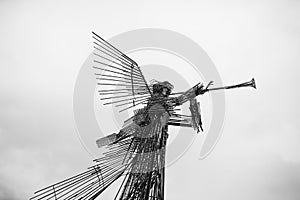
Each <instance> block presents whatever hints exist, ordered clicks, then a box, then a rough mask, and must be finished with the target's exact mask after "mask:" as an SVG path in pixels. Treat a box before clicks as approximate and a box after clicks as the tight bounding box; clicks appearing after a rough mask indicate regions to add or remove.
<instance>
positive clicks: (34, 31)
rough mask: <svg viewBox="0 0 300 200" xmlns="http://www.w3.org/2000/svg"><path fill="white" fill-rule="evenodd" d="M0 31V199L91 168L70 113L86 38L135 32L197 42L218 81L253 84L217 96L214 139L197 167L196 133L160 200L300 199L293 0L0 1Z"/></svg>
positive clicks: (299, 46)
mask: <svg viewBox="0 0 300 200" xmlns="http://www.w3.org/2000/svg"><path fill="white" fill-rule="evenodd" d="M225 2H226V3H225ZM0 27H1V31H0V66H1V67H0V199H1V200H19V199H20V200H21V199H26V198H29V197H30V196H32V195H33V192H34V191H35V190H37V189H40V188H41V187H43V186H46V185H48V184H51V183H54V182H56V181H59V180H61V179H64V178H67V177H68V176H71V175H74V174H76V173H78V172H80V171H82V170H85V169H86V168H87V167H88V166H89V165H91V164H92V162H91V160H92V158H91V157H90V155H89V154H88V153H87V152H86V151H85V149H84V148H83V146H82V145H81V143H80V141H79V139H78V137H77V135H76V132H75V128H74V127H75V124H74V118H73V110H72V98H73V89H74V84H75V80H76V76H77V74H78V71H79V69H80V67H81V65H82V64H83V62H84V60H85V59H86V58H87V56H88V55H89V54H90V53H91V47H92V46H91V41H92V40H91V31H96V32H97V33H99V34H100V35H102V36H103V37H105V38H110V37H112V36H114V35H117V34H120V33H122V32H125V31H130V30H134V29H138V28H147V27H150V28H163V29H169V30H173V31H176V32H179V33H181V34H184V35H186V36H187V37H189V38H191V39H192V40H194V41H195V42H197V43H198V44H199V45H200V46H201V47H202V48H203V49H204V50H205V51H206V52H207V54H208V55H209V56H210V57H211V59H212V60H213V62H214V63H215V65H216V67H217V69H218V71H219V73H220V75H221V78H222V80H223V83H235V82H240V81H247V80H250V78H252V77H255V78H256V80H257V87H258V89H257V90H256V91H255V90H251V89H244V90H236V91H230V92H226V121H225V124H224V128H223V135H222V137H221V139H220V141H219V143H218V144H217V146H216V148H215V149H214V151H213V152H212V154H211V155H210V156H209V157H207V158H206V159H204V160H199V159H198V157H199V153H200V148H199V146H200V145H201V139H200V138H201V137H199V138H197V139H196V141H195V142H194V144H193V146H192V147H191V148H190V150H189V151H188V152H187V153H186V154H185V155H184V156H183V157H182V158H181V159H180V160H179V161H178V162H176V163H175V164H174V165H172V166H170V167H169V168H167V178H166V199H172V200H177V199H178V200H181V199H207V200H220V199H226V200H227V199H231V200H235V199H243V200H253V199H256V200H277V199H278V200H282V199H288V200H298V199H300V190H299V189H300V145H299V143H300V135H299V134H300V133H299V129H300V125H299V124H300V123H299V122H300V121H299V119H300V115H299V105H298V102H299V101H300V95H299V92H298V91H299V88H298V87H299V83H298V80H297V79H298V77H299V74H298V73H299V64H300V62H299V55H300V37H299V36H300V2H299V1H296V0H269V1H267V0H253V1H241V0H239V1H237V0H236V1H233V0H229V1H221V0H220V1H217V0H210V1H199V0H197V1H196V0H194V1H192V0H189V1H187V0H186V1H183V0H182V1H174V0H173V1H156V0H152V1H141V0H139V1H137V0H136V1H135V0H130V1H58V0H57V1H54V0H52V1H18V0H2V1H0ZM202 106H204V105H202ZM204 134H205V133H204ZM116 189H117V185H114V186H113V187H112V188H111V189H110V190H109V191H108V192H106V193H105V194H104V199H110V198H109V197H111V198H112V195H113V194H114V193H115V191H116Z"/></svg>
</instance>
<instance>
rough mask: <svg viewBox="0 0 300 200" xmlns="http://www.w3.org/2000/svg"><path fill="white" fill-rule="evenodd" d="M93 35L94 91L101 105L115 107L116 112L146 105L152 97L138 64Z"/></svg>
mask: <svg viewBox="0 0 300 200" xmlns="http://www.w3.org/2000/svg"><path fill="white" fill-rule="evenodd" d="M92 33H93V39H94V49H95V50H94V52H93V55H94V60H93V61H94V66H93V68H95V69H96V70H97V73H95V75H96V79H97V80H98V83H97V84H98V85H99V86H100V90H98V92H99V94H100V96H101V98H100V100H103V101H104V105H110V104H115V106H116V107H120V108H121V109H120V112H122V111H124V110H127V109H129V108H132V107H134V106H136V105H138V104H143V103H145V102H147V100H148V98H149V97H151V96H152V90H151V89H150V87H149V86H148V84H147V82H146V80H145V78H144V75H143V73H142V71H141V69H140V67H139V66H138V64H137V63H136V62H135V61H134V60H132V59H131V58H129V57H128V56H127V55H125V54H124V53H122V52H121V51H120V50H118V49H117V48H116V47H114V46H113V45H111V44H110V43H108V42H107V41H106V40H104V39H103V38H102V37H100V36H99V35H97V34H96V33H94V32H92Z"/></svg>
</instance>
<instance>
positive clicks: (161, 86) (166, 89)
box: [151, 81, 174, 97]
mask: <svg viewBox="0 0 300 200" xmlns="http://www.w3.org/2000/svg"><path fill="white" fill-rule="evenodd" d="M151 85H152V91H153V94H154V95H157V96H164V97H167V96H169V95H170V94H171V92H172V90H173V88H174V86H173V85H172V84H171V83H170V82H168V81H163V82H158V81H155V83H152V84H151Z"/></svg>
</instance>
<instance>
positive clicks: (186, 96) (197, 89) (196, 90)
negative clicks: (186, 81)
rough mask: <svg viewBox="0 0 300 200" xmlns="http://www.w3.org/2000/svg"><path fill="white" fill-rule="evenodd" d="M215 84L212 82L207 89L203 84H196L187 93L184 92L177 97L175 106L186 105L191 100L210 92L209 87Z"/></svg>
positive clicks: (174, 101)
mask: <svg viewBox="0 0 300 200" xmlns="http://www.w3.org/2000/svg"><path fill="white" fill-rule="evenodd" d="M212 84H213V82H212V81H210V82H209V83H208V84H207V86H206V87H204V85H203V84H202V83H198V84H196V85H195V86H194V87H192V88H190V89H189V90H187V91H186V92H183V93H182V94H181V95H180V96H178V97H175V98H174V99H173V103H174V104H175V106H179V105H182V104H184V103H185V102H187V101H189V100H190V99H193V98H195V97H196V96H198V95H202V94H204V93H206V92H207V91H208V87H209V86H211V85H212Z"/></svg>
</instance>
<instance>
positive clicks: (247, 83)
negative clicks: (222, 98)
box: [206, 78, 256, 91]
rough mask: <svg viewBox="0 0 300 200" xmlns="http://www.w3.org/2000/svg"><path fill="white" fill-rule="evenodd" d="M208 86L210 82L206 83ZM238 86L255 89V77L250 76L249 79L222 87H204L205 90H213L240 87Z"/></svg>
mask: <svg viewBox="0 0 300 200" xmlns="http://www.w3.org/2000/svg"><path fill="white" fill-rule="evenodd" d="M208 86H210V84H209V85H208ZM240 87H253V88H255V89H256V84H255V79H254V78H252V79H251V80H250V81H248V82H245V83H241V84H237V85H230V86H224V87H216V88H208V87H207V88H206V91H213V90H227V89H233V88H240Z"/></svg>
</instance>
